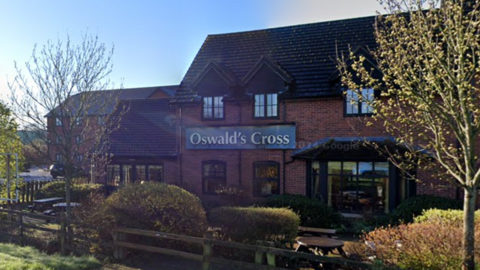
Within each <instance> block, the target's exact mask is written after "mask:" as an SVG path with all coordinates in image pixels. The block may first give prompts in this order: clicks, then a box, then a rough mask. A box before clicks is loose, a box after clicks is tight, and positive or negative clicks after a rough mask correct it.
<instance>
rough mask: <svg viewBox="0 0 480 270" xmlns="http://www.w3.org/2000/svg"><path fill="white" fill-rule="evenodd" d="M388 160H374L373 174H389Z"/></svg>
mask: <svg viewBox="0 0 480 270" xmlns="http://www.w3.org/2000/svg"><path fill="white" fill-rule="evenodd" d="M388 168H389V166H388V162H375V176H387V177H388V175H389V169H388Z"/></svg>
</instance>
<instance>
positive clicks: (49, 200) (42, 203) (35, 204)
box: [30, 197, 63, 212]
mask: <svg viewBox="0 0 480 270" xmlns="http://www.w3.org/2000/svg"><path fill="white" fill-rule="evenodd" d="M61 200H63V197H52V198H44V199H38V200H33V205H32V208H31V210H30V212H34V211H35V210H36V208H37V207H39V206H41V208H45V207H46V206H47V205H49V204H53V203H54V202H57V201H61Z"/></svg>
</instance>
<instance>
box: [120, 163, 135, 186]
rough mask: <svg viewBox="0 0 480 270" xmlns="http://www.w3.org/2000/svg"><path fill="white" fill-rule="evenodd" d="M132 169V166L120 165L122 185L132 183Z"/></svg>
mask: <svg viewBox="0 0 480 270" xmlns="http://www.w3.org/2000/svg"><path fill="white" fill-rule="evenodd" d="M132 175H133V167H132V165H122V178H123V179H122V180H123V181H122V182H123V184H124V185H128V184H130V183H132Z"/></svg>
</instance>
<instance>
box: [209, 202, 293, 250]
mask: <svg viewBox="0 0 480 270" xmlns="http://www.w3.org/2000/svg"><path fill="white" fill-rule="evenodd" d="M209 222H210V225H212V226H213V227H220V228H221V229H222V231H223V232H224V233H225V234H226V235H227V237H229V238H230V239H231V240H233V241H235V242H243V243H255V242H256V241H257V240H263V241H280V240H286V241H289V240H291V239H293V238H295V237H296V235H297V231H298V226H299V224H300V219H299V217H298V216H297V215H296V214H295V213H294V212H293V211H291V210H289V209H285V208H264V207H218V208H215V209H213V210H212V211H211V212H210V213H209Z"/></svg>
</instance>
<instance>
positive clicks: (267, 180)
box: [253, 161, 280, 196]
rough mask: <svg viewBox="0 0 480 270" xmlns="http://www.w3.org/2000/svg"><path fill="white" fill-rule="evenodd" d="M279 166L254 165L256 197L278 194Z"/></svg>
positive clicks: (269, 163) (261, 163)
mask: <svg viewBox="0 0 480 270" xmlns="http://www.w3.org/2000/svg"><path fill="white" fill-rule="evenodd" d="M279 171H280V166H279V165H278V162H274V161H263V162H255V163H254V183H253V186H254V193H255V195H256V196H269V195H273V194H280V177H279Z"/></svg>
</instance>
